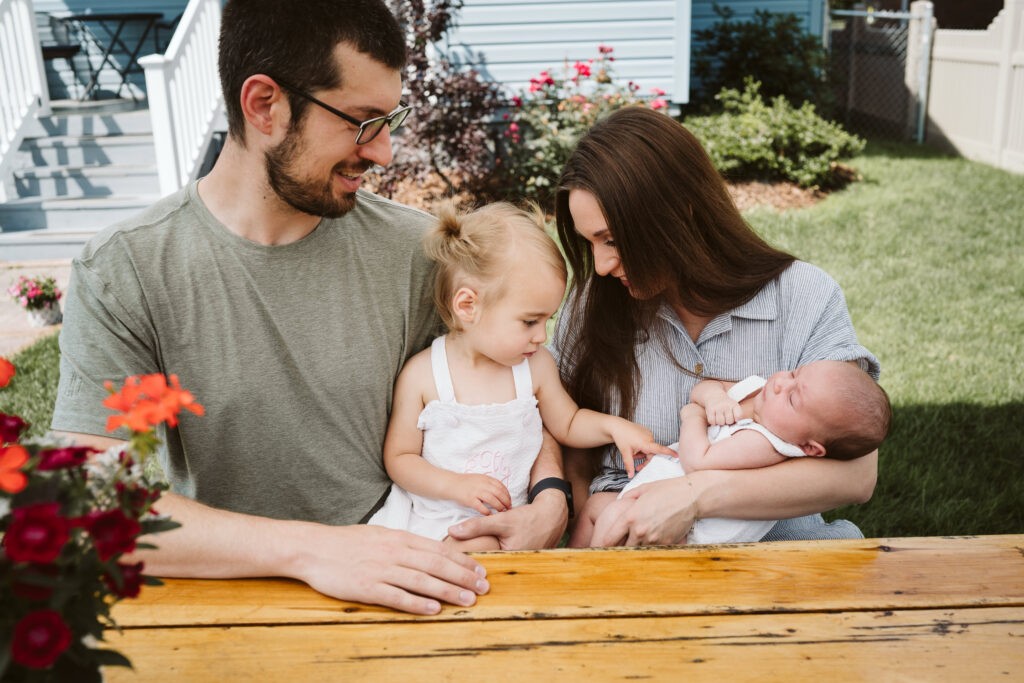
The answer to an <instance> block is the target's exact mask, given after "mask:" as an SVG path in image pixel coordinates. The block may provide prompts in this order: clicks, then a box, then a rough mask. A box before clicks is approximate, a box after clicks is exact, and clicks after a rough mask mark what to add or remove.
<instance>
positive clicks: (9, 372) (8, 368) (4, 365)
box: [0, 356, 15, 388]
mask: <svg viewBox="0 0 1024 683" xmlns="http://www.w3.org/2000/svg"><path fill="white" fill-rule="evenodd" d="M14 372H15V371H14V363H12V362H11V361H9V360H7V359H6V358H4V357H3V356H0V388H2V387H6V386H7V384H8V383H9V382H10V381H11V378H12V377H14Z"/></svg>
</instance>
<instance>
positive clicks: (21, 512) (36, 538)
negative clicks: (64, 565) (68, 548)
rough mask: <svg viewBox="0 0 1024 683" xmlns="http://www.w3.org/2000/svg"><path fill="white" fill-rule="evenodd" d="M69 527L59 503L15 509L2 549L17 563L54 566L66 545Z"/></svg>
mask: <svg viewBox="0 0 1024 683" xmlns="http://www.w3.org/2000/svg"><path fill="white" fill-rule="evenodd" d="M69 526H70V525H69V524H68V520H67V519H65V518H64V517H61V515H60V504H59V503H36V504H35V505H28V506H26V507H23V508H15V509H14V511H13V513H12V519H11V525H10V526H9V527H8V528H7V534H6V535H5V536H4V540H3V546H4V548H6V549H7V556H8V557H9V558H11V559H12V560H14V561H15V562H53V561H54V560H55V559H57V556H58V555H60V551H61V549H62V548H64V544H65V543H67V540H68V536H69V531H68V528H69Z"/></svg>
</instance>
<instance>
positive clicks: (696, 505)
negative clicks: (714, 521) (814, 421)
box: [595, 451, 878, 545]
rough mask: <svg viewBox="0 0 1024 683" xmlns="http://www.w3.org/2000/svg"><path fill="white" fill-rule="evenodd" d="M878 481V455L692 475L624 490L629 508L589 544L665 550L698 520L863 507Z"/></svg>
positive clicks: (770, 516) (681, 539)
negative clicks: (848, 506)
mask: <svg viewBox="0 0 1024 683" xmlns="http://www.w3.org/2000/svg"><path fill="white" fill-rule="evenodd" d="M877 476H878V452H877V451H875V452H873V453H869V454H868V455H865V456H863V457H861V458H856V459H854V460H845V461H842V460H829V459H826V458H815V459H814V460H810V459H807V458H798V459H795V460H789V461H787V462H784V463H780V464H778V465H775V466H773V467H766V468H763V469H759V470H705V471H700V472H694V473H693V474H692V475H687V476H685V477H679V478H676V479H666V480H663V481H658V482H653V483H650V484H646V485H644V486H639V487H637V488H635V489H633V490H631V491H628V492H627V493H626V494H625V495H624V496H623V498H631V499H634V500H635V501H636V504H635V505H633V507H632V508H631V509H630V510H629V511H628V512H627V513H626V514H624V515H622V516H621V517H620V518H619V519H618V520H617V521H616V523H615V525H613V527H612V528H610V529H609V530H608V532H607V536H606V537H605V538H603V539H595V542H601V543H602V544H603V545H622V544H625V545H663V544H664V545H672V544H678V543H684V542H685V539H686V534H687V532H688V531H689V530H690V527H691V526H692V525H693V523H694V521H695V520H697V519H701V518H706V517H732V518H736V519H787V518H790V517H799V516H801V515H808V514H813V513H816V512H822V511H825V510H831V509H833V508H836V507H839V506H842V505H849V504H852V503H864V502H866V501H867V500H869V499H870V498H871V493H872V491H874V487H875V481H876V479H877ZM811 482H813V485H810V483H811Z"/></svg>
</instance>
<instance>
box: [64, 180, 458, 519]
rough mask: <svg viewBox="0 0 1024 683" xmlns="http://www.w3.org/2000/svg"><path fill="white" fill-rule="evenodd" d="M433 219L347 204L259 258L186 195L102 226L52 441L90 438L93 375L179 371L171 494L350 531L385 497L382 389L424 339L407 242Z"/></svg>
mask: <svg viewBox="0 0 1024 683" xmlns="http://www.w3.org/2000/svg"><path fill="white" fill-rule="evenodd" d="M430 220H431V218H430V216H429V215H428V214H425V213H423V212H420V211H417V210H414V209H411V208H408V207H404V206H402V205H399V204H396V203H394V202H391V201H388V200H385V199H382V198H380V197H377V196H375V195H372V194H369V193H365V192H360V193H359V196H358V201H357V203H356V207H355V208H354V209H353V210H352V211H350V212H349V213H348V214H346V215H345V216H343V217H342V218H338V219H324V220H322V221H321V222H320V224H319V225H318V226H317V228H316V229H315V230H314V231H313V232H312V233H310V234H309V235H308V236H306V237H305V238H303V239H302V240H300V241H298V242H294V243H292V244H287V245H282V246H264V245H260V244H256V243H254V242H251V241H249V240H246V239H244V238H242V237H239V236H237V235H235V234H233V233H231V232H230V231H228V230H227V229H226V228H225V227H224V226H223V225H222V224H221V223H219V222H218V221H217V219H216V218H214V216H213V215H212V214H211V213H210V212H209V211H208V210H207V208H206V207H205V206H204V205H203V203H202V201H201V200H200V198H199V196H198V193H197V191H196V184H195V183H193V184H192V185H190V186H189V187H187V188H186V189H184V190H182V191H181V192H179V193H177V194H174V195H171V196H169V197H167V198H165V199H163V200H161V201H160V202H159V203H157V204H156V205H154V206H153V207H152V208H150V209H149V210H148V211H146V212H145V213H143V214H142V215H140V216H138V217H136V218H134V219H132V220H129V221H125V222H124V223H121V224H119V225H115V226H113V227H111V228H109V229H107V230H104V231H103V232H101V233H100V234H98V235H97V236H96V237H95V238H94V239H93V240H92V241H91V242H90V243H89V244H88V245H87V246H86V247H85V249H84V250H83V252H82V254H81V255H80V256H79V257H78V258H76V259H75V260H74V262H73V266H72V275H71V286H70V288H69V293H68V298H67V302H66V304H65V309H66V311H65V315H64V327H63V329H62V331H61V336H60V347H61V366H60V370H61V376H60V386H59V390H58V397H57V404H56V409H55V412H54V416H53V422H52V427H53V429H57V430H64V431H71V432H84V433H88V434H100V435H102V434H104V433H105V425H106V419H107V416H108V415H110V414H111V413H110V411H108V410H107V409H106V408H104V407H103V406H102V405H101V403H102V400H103V398H104V397H105V396H106V395H107V392H106V390H105V389H104V387H103V383H104V381H105V380H111V381H113V382H114V383H115V385H120V383H121V382H122V381H123V380H124V378H125V377H126V376H128V375H135V374H144V373H154V372H161V373H166V374H172V373H173V374H177V375H178V376H179V378H180V380H181V385H182V386H183V387H184V388H185V389H188V390H189V391H191V392H192V394H193V395H194V396H195V398H196V400H198V401H199V402H200V403H201V404H202V405H203V406H204V407H205V408H206V414H205V416H203V417H198V416H195V415H192V414H191V413H183V415H182V416H181V424H180V426H179V427H178V428H177V429H170V430H167V434H166V447H165V449H164V452H163V453H162V454H161V464H162V466H163V468H164V471H165V472H166V473H167V476H168V478H169V480H170V482H171V485H172V489H173V490H174V491H176V492H178V493H181V494H184V495H187V496H189V497H192V498H195V499H196V500H198V501H200V502H203V503H206V504H208V505H212V506H214V507H217V508H221V509H227V510H234V511H238V512H245V513H251V514H256V515H261V516H266V517H273V518H278V519H300V520H314V521H319V522H324V523H330V524H352V523H356V522H358V521H360V520H361V519H363V518H364V516H365V515H367V513H368V512H370V510H371V508H372V507H373V506H374V504H375V503H376V502H377V501H378V500H379V499H380V498H381V497H382V496H383V495H384V493H385V492H386V491H387V488H388V485H389V481H388V478H387V475H386V473H385V471H384V467H383V464H382V460H381V446H382V445H383V441H384V434H385V431H386V428H387V420H388V415H389V413H390V409H391V399H392V387H393V384H394V380H395V378H396V376H397V374H398V371H399V370H400V368H401V367H402V364H403V363H404V362H405V360H406V359H407V358H408V357H409V356H411V355H412V354H413V353H415V352H417V351H419V350H420V349H422V348H424V347H425V346H426V345H427V344H428V342H429V340H430V339H431V337H432V336H434V335H435V334H436V332H437V325H438V322H437V318H436V315H435V313H434V311H433V307H432V306H431V304H430V287H431V264H430V262H429V261H428V260H427V258H426V257H425V256H424V255H423V253H422V250H421V247H420V237H421V234H422V232H423V230H424V229H425V227H426V226H427V225H429V223H430ZM116 436H120V437H122V438H123V437H125V436H126V435H125V434H118V435H116Z"/></svg>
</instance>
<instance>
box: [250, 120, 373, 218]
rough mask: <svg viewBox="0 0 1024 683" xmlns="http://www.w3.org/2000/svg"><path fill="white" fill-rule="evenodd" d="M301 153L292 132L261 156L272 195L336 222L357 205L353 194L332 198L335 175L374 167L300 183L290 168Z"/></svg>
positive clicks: (307, 211)
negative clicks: (318, 180) (318, 182)
mask: <svg viewBox="0 0 1024 683" xmlns="http://www.w3.org/2000/svg"><path fill="white" fill-rule="evenodd" d="M302 153H303V149H302V147H301V145H300V144H299V131H298V130H297V129H295V128H293V129H292V130H289V131H288V134H287V135H286V136H285V138H284V140H282V141H281V143H280V144H278V145H277V146H276V147H273V148H272V149H269V150H267V151H266V153H264V155H263V158H264V166H265V167H266V171H267V180H268V181H269V183H270V188H271V189H272V190H273V191H274V193H275V194H277V196H278V197H280V198H281V200H282V201H284V202H285V203H286V204H288V205H289V206H290V207H292V208H293V209H295V210H296V211H301V212H302V213H306V214H309V215H311V216H322V217H324V218H338V217H340V216H344V215H345V214H346V213H348V212H349V211H351V210H352V209H353V208H354V207H355V205H356V194H355V193H354V192H346V193H345V194H343V195H342V196H341V197H337V196H335V193H334V172H336V171H346V170H347V171H349V174H350V175H355V174H357V173H363V172H365V171H366V170H367V169H369V168H370V166H372V165H373V164H372V163H370V162H365V163H364V165H363V168H360V169H358V170H356V172H355V173H352V172H351V171H352V170H353V169H345V168H344V167H341V168H339V167H335V168H334V169H332V173H331V177H330V178H328V179H327V180H326V181H325V182H324V183H322V184H317V182H316V181H314V180H312V179H302V178H299V177H297V176H295V175H293V174H292V173H291V168H292V167H293V166H294V164H295V161H296V160H297V159H298V158H299V157H300V156H301V155H302Z"/></svg>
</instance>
